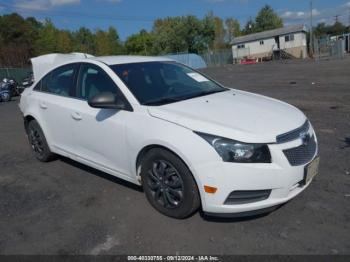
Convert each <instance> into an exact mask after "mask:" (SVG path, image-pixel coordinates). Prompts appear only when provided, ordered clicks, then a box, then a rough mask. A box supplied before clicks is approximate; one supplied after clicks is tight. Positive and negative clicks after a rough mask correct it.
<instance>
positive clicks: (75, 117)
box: [72, 112, 82, 120]
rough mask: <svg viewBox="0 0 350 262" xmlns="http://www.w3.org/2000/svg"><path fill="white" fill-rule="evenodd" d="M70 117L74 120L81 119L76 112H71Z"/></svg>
mask: <svg viewBox="0 0 350 262" xmlns="http://www.w3.org/2000/svg"><path fill="white" fill-rule="evenodd" d="M72 118H73V119H74V120H81V119H82V117H81V115H80V114H79V113H78V112H74V113H72Z"/></svg>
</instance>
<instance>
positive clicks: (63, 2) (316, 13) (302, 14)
mask: <svg viewBox="0 0 350 262" xmlns="http://www.w3.org/2000/svg"><path fill="white" fill-rule="evenodd" d="M312 2H313V9H312V10H313V11H312V14H313V17H314V23H315V24H316V23H318V22H325V23H327V24H332V23H334V21H335V19H336V18H335V16H337V15H338V20H339V21H341V22H342V23H344V24H346V25H348V24H349V23H350V0H331V1H330V0H313V1H312ZM265 4H269V5H270V6H272V7H273V8H274V10H275V11H276V12H277V13H278V14H279V15H280V16H281V17H282V18H283V21H284V24H285V25H289V24H306V25H309V24H310V19H309V17H310V10H311V8H310V0H7V1H4V0H0V14H7V13H11V12H17V13H19V14H21V15H23V16H25V17H27V16H34V17H36V18H37V19H38V20H40V21H44V19H45V18H49V19H51V21H53V23H54V24H55V25H56V26H57V27H58V28H61V29H70V30H75V29H77V28H79V27H81V26H85V27H88V28H90V29H92V30H96V29H106V28H108V27H109V26H114V27H116V28H117V30H118V33H119V36H120V37H121V39H122V40H125V39H126V38H127V36H129V35H131V34H133V33H137V32H138V31H140V30H141V29H143V28H144V29H147V30H150V29H151V28H152V24H153V21H154V20H155V19H157V18H163V17H167V16H181V15H196V16H197V17H199V18H202V17H204V15H205V14H206V13H208V12H209V11H213V12H214V14H215V15H216V16H219V17H221V18H223V19H225V18H228V17H234V18H236V19H238V20H239V21H240V22H241V25H244V24H245V23H246V21H247V20H248V19H249V18H250V17H252V18H254V17H255V15H256V14H257V12H258V11H259V9H260V8H261V7H262V6H264V5H265Z"/></svg>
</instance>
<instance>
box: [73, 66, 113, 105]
mask: <svg viewBox="0 0 350 262" xmlns="http://www.w3.org/2000/svg"><path fill="white" fill-rule="evenodd" d="M102 92H111V93H113V94H115V95H119V93H118V88H117V86H116V84H115V83H114V82H113V80H112V79H111V78H110V77H109V76H108V75H107V74H106V73H105V71H104V70H103V69H102V68H100V67H98V66H95V65H93V64H82V66H81V69H80V73H79V77H78V89H77V94H76V96H77V97H78V98H81V99H84V100H89V99H90V98H91V97H93V96H95V95H97V94H99V93H102Z"/></svg>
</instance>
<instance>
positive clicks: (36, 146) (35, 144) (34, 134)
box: [29, 128, 44, 155]
mask: <svg viewBox="0 0 350 262" xmlns="http://www.w3.org/2000/svg"><path fill="white" fill-rule="evenodd" d="M29 141H30V145H31V147H32V149H33V151H34V152H35V153H36V154H38V155H42V154H43V153H44V144H43V141H42V138H41V136H40V134H39V132H38V130H36V129H34V128H31V129H30V130H29Z"/></svg>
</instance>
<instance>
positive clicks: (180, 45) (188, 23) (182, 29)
mask: <svg viewBox="0 0 350 262" xmlns="http://www.w3.org/2000/svg"><path fill="white" fill-rule="evenodd" d="M152 33H153V35H154V42H153V52H154V53H155V54H166V53H175V52H176V53H178V52H191V53H198V52H201V51H203V50H204V49H207V48H208V46H209V45H211V44H212V43H213V40H214V38H215V24H214V20H213V18H212V17H211V16H206V17H205V18H204V19H203V20H199V19H198V18H197V17H195V16H177V17H167V18H164V19H157V20H156V21H155V22H154V25H153V29H152Z"/></svg>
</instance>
